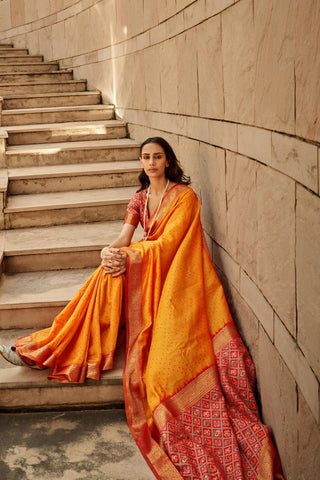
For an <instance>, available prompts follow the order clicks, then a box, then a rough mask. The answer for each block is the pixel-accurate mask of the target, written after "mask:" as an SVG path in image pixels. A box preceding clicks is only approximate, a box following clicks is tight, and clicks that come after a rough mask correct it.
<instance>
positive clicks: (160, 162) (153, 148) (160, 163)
mask: <svg viewBox="0 0 320 480" xmlns="http://www.w3.org/2000/svg"><path fill="white" fill-rule="evenodd" d="M140 162H141V165H142V168H143V170H144V171H145V173H146V175H148V177H149V178H150V179H151V178H159V177H165V176H166V175H165V168H166V167H168V166H169V163H168V160H167V158H166V154H165V151H164V149H163V148H162V147H161V145H158V143H147V145H145V146H144V147H143V148H142V152H141V157H140Z"/></svg>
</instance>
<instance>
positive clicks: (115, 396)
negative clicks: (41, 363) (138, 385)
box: [0, 383, 124, 411]
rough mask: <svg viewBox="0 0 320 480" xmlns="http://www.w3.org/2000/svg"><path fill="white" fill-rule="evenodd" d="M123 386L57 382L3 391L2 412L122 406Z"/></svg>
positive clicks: (0, 405)
mask: <svg viewBox="0 0 320 480" xmlns="http://www.w3.org/2000/svg"><path fill="white" fill-rule="evenodd" d="M123 402H124V398H123V387H122V385H104V384H100V383H99V384H98V385H88V384H84V385H72V386H71V385H70V386H69V385H68V387H66V386H64V384H63V385H61V384H59V383H55V384H54V386H53V385H52V386H51V385H50V386H48V387H42V388H39V387H30V386H26V388H3V389H1V399H0V408H1V410H2V411H3V410H5V409H8V410H12V409H14V408H19V407H23V408H24V409H26V408H30V409H34V408H41V407H42V408H45V409H48V408H57V407H66V406H72V407H75V406H87V407H88V406H92V407H93V406H99V405H103V406H107V405H110V406H111V405H119V404H123Z"/></svg>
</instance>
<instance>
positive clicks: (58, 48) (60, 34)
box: [52, 22, 66, 60]
mask: <svg viewBox="0 0 320 480" xmlns="http://www.w3.org/2000/svg"><path fill="white" fill-rule="evenodd" d="M52 39H53V43H52V56H53V58H54V59H55V60H59V59H60V58H63V57H64V55H65V51H66V39H65V23H64V22H59V23H55V24H54V25H52Z"/></svg>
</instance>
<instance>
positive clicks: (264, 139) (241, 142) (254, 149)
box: [238, 125, 271, 165]
mask: <svg viewBox="0 0 320 480" xmlns="http://www.w3.org/2000/svg"><path fill="white" fill-rule="evenodd" d="M238 152H239V153H241V154H242V155H246V156H247V157H250V158H254V159H255V160H259V162H262V163H265V164H266V165H270V164H271V132H270V131H269V130H263V129H262V128H255V127H249V126H247V125H238Z"/></svg>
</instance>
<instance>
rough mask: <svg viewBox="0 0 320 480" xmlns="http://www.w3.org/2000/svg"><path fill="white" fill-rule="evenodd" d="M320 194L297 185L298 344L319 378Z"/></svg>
mask: <svg viewBox="0 0 320 480" xmlns="http://www.w3.org/2000/svg"><path fill="white" fill-rule="evenodd" d="M319 218H320V198H319V197H318V196H316V195H313V194H312V193H310V192H309V191H308V190H306V189H305V188H303V187H301V186H300V185H298V186H297V213H296V236H297V238H296V255H297V258H296V269H297V311H298V344H299V346H300V348H301V349H302V351H303V353H304V354H305V355H306V357H307V358H308V360H309V362H310V363H311V366H312V368H313V370H314V371H315V373H316V375H317V376H318V378H320V357H319V345H320V317H319V311H320V295H319V292H320V222H319Z"/></svg>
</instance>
